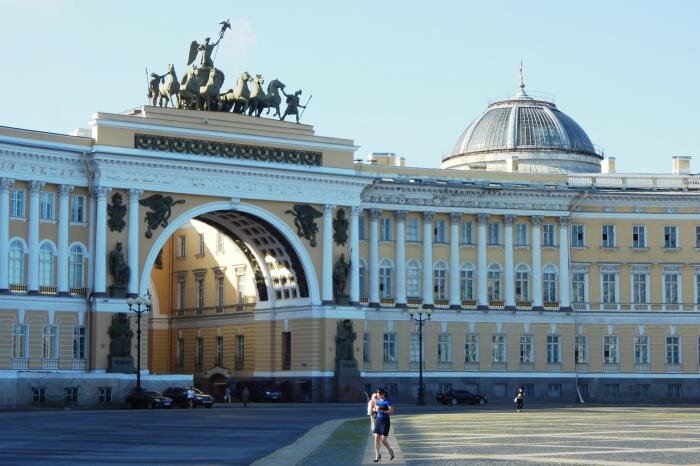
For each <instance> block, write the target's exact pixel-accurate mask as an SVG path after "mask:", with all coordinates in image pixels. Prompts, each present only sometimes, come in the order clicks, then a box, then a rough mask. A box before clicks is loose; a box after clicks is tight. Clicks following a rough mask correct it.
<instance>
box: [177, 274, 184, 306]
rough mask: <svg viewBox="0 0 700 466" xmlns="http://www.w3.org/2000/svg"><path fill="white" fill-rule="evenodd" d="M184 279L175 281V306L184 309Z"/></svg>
mask: <svg viewBox="0 0 700 466" xmlns="http://www.w3.org/2000/svg"><path fill="white" fill-rule="evenodd" d="M185 307H186V306H185V280H178V282H177V308H178V309H185Z"/></svg>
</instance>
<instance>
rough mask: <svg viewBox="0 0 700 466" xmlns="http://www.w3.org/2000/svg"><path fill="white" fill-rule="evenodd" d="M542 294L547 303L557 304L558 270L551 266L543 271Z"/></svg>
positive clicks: (548, 265) (545, 267) (547, 266)
mask: <svg viewBox="0 0 700 466" xmlns="http://www.w3.org/2000/svg"><path fill="white" fill-rule="evenodd" d="M542 292H543V294H544V302H545V303H556V302H557V269H556V268H555V267H554V266H553V265H551V264H547V265H545V266H544V269H542Z"/></svg>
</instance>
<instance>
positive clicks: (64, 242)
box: [58, 184, 73, 296]
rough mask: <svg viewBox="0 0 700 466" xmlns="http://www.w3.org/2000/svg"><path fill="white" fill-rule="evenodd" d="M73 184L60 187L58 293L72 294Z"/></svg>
mask: <svg viewBox="0 0 700 466" xmlns="http://www.w3.org/2000/svg"><path fill="white" fill-rule="evenodd" d="M72 191H73V186H69V185H65V184H62V185H61V186H59V187H58V295H59V296H70V290H69V289H68V243H69V239H68V236H69V234H68V231H69V230H68V225H69V224H68V220H69V219H70V203H69V201H70V193H71V192H72Z"/></svg>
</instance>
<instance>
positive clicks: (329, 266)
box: [321, 204, 335, 304]
mask: <svg viewBox="0 0 700 466" xmlns="http://www.w3.org/2000/svg"><path fill="white" fill-rule="evenodd" d="M334 208H335V206H334V205H331V204H326V205H325V206H324V207H323V271H322V273H323V288H322V293H321V299H322V301H323V302H322V304H333V302H334V301H333V209H334Z"/></svg>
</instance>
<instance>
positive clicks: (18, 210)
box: [10, 189, 24, 218]
mask: <svg viewBox="0 0 700 466" xmlns="http://www.w3.org/2000/svg"><path fill="white" fill-rule="evenodd" d="M10 217H18V218H22V217H24V189H13V190H12V200H11V204H10Z"/></svg>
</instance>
